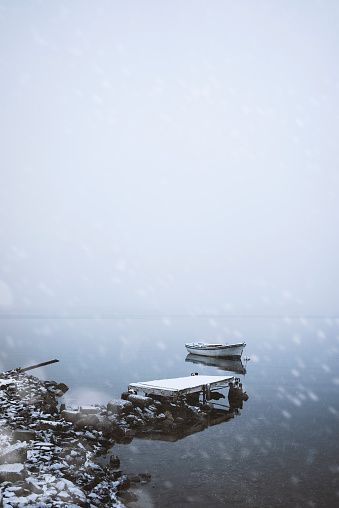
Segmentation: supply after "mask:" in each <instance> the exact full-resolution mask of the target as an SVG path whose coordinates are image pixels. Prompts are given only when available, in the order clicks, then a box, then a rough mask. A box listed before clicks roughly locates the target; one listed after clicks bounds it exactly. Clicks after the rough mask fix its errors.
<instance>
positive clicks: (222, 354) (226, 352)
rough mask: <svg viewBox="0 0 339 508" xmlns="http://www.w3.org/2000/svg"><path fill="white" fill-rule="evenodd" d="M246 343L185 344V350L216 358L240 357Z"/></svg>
mask: <svg viewBox="0 0 339 508" xmlns="http://www.w3.org/2000/svg"><path fill="white" fill-rule="evenodd" d="M245 346H246V344H245V343H244V342H243V343H241V344H225V345H224V344H204V343H202V344H199V343H194V342H193V343H191V344H185V347H186V349H187V351H188V352H189V353H191V354H193V355H200V356H208V357H216V358H241V355H242V352H243V350H244V347H245Z"/></svg>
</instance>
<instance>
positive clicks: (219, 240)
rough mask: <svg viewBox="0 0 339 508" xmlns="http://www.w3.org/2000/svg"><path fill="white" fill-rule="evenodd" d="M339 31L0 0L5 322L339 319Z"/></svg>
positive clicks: (256, 13) (305, 5)
mask: <svg viewBox="0 0 339 508" xmlns="http://www.w3.org/2000/svg"><path fill="white" fill-rule="evenodd" d="M338 14H339V4H338V2H335V1H331V0H326V1H316V0H298V1H295V0H293V1H292V0H291V1H289V0H276V1H274V2H267V1H260V0H259V1H256V2H253V1H252V0H239V1H235V0H233V1H230V0H222V1H218V0H206V1H205V0H194V1H193V0H192V1H189V0H180V1H177V0H173V1H171V2H158V1H155V0H145V1H142V2H140V1H136V0H131V1H129V2H126V1H120V0H112V1H104V0H96V1H87V0H81V1H80V0H79V1H77V0H74V1H71V2H66V1H38V0H31V1H26V0H25V1H24V0H16V1H15V2H12V1H9V0H0V77H1V79H0V91H1V93H0V139H1V150H0V161H1V162H0V246H1V248H0V312H1V313H6V312H21V311H22V312H36V311H37V310H41V309H43V310H46V309H49V310H52V311H53V310H55V309H68V310H71V311H82V310H83V309H92V310H93V309H103V308H105V309H108V310H109V311H110V312H113V313H117V314H119V313H120V314H129V313H132V314H157V313H160V314H161V313H162V314H171V313H172V314H175V313H178V314H181V313H182V314H185V313H193V314H194V313H195V314H204V313H207V314H227V315H232V314H250V315H258V314H260V315H277V314H278V315H280V314H297V315H299V314H301V315H338V301H339V270H338V263H337V253H338V243H339V242H338V238H339V235H338V220H339V199H338V183H339V175H338V162H339V160H338V159H339V152H338V150H337V144H336V137H337V132H338V119H339V115H338V113H339V111H338V73H339V67H338V64H337V62H338V49H339V30H338V19H339V17H338Z"/></svg>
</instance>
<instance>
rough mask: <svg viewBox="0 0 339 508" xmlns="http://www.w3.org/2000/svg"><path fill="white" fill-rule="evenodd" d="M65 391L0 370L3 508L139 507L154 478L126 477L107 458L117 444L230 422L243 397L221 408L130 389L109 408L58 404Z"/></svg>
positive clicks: (0, 492)
mask: <svg viewBox="0 0 339 508" xmlns="http://www.w3.org/2000/svg"><path fill="white" fill-rule="evenodd" d="M67 391H68V387H67V386H66V385H65V384H64V383H57V382H55V381H42V380H40V379H38V378H37V377H34V376H32V375H29V374H27V373H26V372H24V369H14V370H11V371H7V372H3V373H0V507H11V508H21V507H23V506H39V507H46V508H47V507H58V506H59V507H62V506H72V507H75V506H79V507H83V508H94V507H97V506H105V507H122V506H124V505H125V503H126V504H128V503H133V502H137V501H138V496H137V495H136V493H135V491H136V489H137V487H138V486H139V485H140V484H145V483H148V482H150V481H151V475H149V474H145V473H140V474H139V473H138V474H137V475H134V476H127V475H126V474H124V473H123V471H121V469H120V460H119V458H118V457H117V456H115V455H114V454H113V453H112V448H113V447H114V444H115V443H125V444H128V443H130V442H131V441H132V440H133V438H134V437H141V438H146V439H163V440H167V441H176V440H178V439H181V438H183V437H185V436H186V435H189V434H192V433H195V432H199V431H201V430H203V429H204V428H206V427H208V426H209V425H214V424H217V423H221V422H222V421H227V420H229V419H231V418H234V416H235V415H236V414H238V408H240V407H242V400H246V397H247V395H246V394H242V396H241V397H240V399H239V397H238V394H235V398H233V399H232V400H229V401H230V407H229V408H228V409H226V410H225V409H215V408H214V407H213V405H212V404H211V403H205V404H200V403H199V400H198V399H195V400H194V401H193V400H180V401H177V402H176V403H173V401H171V400H169V399H167V398H165V397H160V396H158V397H148V396H139V395H135V394H131V393H128V392H124V393H122V394H121V399H113V400H111V401H109V402H108V403H107V406H102V405H94V406H81V407H66V406H65V405H64V404H61V405H60V407H58V398H59V397H62V395H64V393H66V392H67ZM229 395H230V394H229ZM229 399H230V397H229ZM193 404H194V405H193Z"/></svg>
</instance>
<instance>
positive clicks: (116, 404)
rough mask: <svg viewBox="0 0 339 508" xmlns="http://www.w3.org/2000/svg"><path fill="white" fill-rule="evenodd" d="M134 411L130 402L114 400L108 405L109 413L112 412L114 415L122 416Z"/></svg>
mask: <svg viewBox="0 0 339 508" xmlns="http://www.w3.org/2000/svg"><path fill="white" fill-rule="evenodd" d="M132 409H133V404H132V402H131V401H129V400H123V399H112V400H111V401H109V402H108V404H107V411H111V413H112V414H114V415H121V414H123V413H130V412H131V411H132Z"/></svg>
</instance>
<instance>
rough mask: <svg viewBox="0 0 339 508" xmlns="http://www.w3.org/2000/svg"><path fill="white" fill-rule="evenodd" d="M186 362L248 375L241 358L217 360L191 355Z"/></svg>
mask: <svg viewBox="0 0 339 508" xmlns="http://www.w3.org/2000/svg"><path fill="white" fill-rule="evenodd" d="M185 362H192V363H196V364H201V365H208V366H211V367H218V369H219V370H225V371H228V372H234V373H235V374H244V375H245V374H246V368H245V366H244V365H243V363H242V361H241V359H240V358H216V357H207V356H201V355H195V354H194V355H193V354H192V353H189V354H188V355H187V356H186V358H185Z"/></svg>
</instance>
